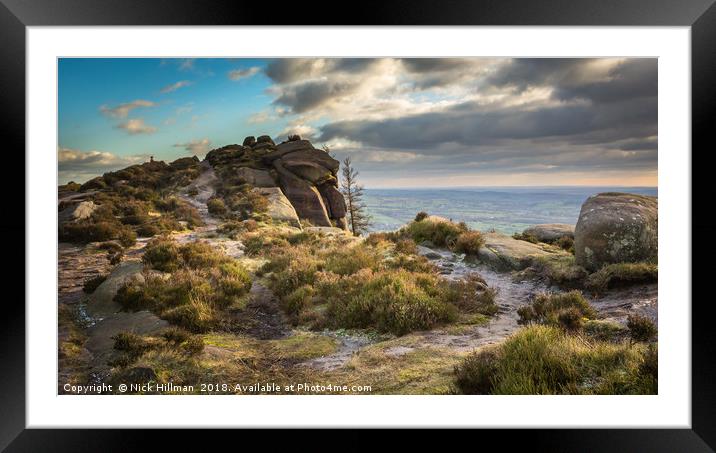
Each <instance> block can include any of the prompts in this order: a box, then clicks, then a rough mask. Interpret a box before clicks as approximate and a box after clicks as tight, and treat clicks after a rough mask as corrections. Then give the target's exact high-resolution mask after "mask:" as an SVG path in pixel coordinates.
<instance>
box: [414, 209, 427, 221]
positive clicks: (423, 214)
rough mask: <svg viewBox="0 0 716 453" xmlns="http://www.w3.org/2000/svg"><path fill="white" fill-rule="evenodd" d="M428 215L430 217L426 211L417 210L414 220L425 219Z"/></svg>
mask: <svg viewBox="0 0 716 453" xmlns="http://www.w3.org/2000/svg"><path fill="white" fill-rule="evenodd" d="M428 217H430V214H428V213H427V212H425V211H420V212H418V213H417V214H415V221H416V222H420V221H421V220H425V219H427V218H428Z"/></svg>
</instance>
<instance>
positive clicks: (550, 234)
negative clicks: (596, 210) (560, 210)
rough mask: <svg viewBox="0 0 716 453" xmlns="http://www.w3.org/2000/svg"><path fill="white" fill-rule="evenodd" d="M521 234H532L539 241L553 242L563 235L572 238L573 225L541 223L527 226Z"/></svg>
mask: <svg viewBox="0 0 716 453" xmlns="http://www.w3.org/2000/svg"><path fill="white" fill-rule="evenodd" d="M523 234H528V235H530V236H534V237H535V238H537V240H538V241H540V242H554V241H556V240H557V239H559V238H561V237H563V236H567V237H570V238H574V225H568V224H566V223H543V224H540V225H534V226H531V227H529V228H527V229H526V230H525V231H524V232H523Z"/></svg>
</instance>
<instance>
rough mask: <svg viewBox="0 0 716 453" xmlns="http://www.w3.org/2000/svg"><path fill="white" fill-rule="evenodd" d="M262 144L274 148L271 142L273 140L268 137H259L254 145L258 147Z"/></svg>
mask: <svg viewBox="0 0 716 453" xmlns="http://www.w3.org/2000/svg"><path fill="white" fill-rule="evenodd" d="M262 143H268V144H269V145H271V146H276V144H275V143H274V142H273V139H272V138H271V137H270V136H268V135H261V136H259V138H257V139H256V144H257V145H260V144H262Z"/></svg>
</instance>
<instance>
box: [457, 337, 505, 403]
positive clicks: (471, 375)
mask: <svg viewBox="0 0 716 453" xmlns="http://www.w3.org/2000/svg"><path fill="white" fill-rule="evenodd" d="M498 350H499V349H497V348H494V347H493V348H485V349H483V350H482V351H480V352H478V353H473V354H470V355H468V356H467V357H466V358H465V359H464V360H463V361H462V362H461V363H460V364H459V365H456V366H455V370H454V373H455V385H456V386H457V388H458V390H459V391H460V392H461V393H463V394H466V395H489V394H490V393H491V392H492V388H493V385H494V383H493V379H494V378H495V377H496V376H497V372H498V369H497V363H498V359H499V358H498V355H497V354H498Z"/></svg>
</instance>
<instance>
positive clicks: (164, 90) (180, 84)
mask: <svg viewBox="0 0 716 453" xmlns="http://www.w3.org/2000/svg"><path fill="white" fill-rule="evenodd" d="M189 85H191V82H190V81H188V80H180V81H178V82H176V83H173V84H171V85H167V86H165V87H164V88H162V89H161V90H160V91H159V92H160V93H162V94H166V93H171V92H173V91H176V90H178V89H179V88H183V87H186V86H189Z"/></svg>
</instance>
